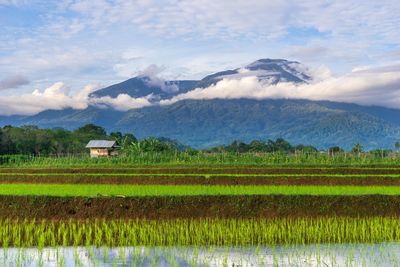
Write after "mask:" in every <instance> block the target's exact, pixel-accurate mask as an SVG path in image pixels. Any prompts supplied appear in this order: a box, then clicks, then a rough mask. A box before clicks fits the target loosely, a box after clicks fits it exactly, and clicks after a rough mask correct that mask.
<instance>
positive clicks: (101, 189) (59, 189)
mask: <svg viewBox="0 0 400 267" xmlns="http://www.w3.org/2000/svg"><path fill="white" fill-rule="evenodd" d="M277 194H279V195H373V194H381V195H400V187H397V186H325V185H317V186H308V185H301V186H291V185H249V186H247V185H237V186H224V185H212V186H207V185H92V184H84V185H75V184H33V185H32V184H3V185H2V186H1V187H0V195H17V196H60V197H65V196H81V197H96V196H204V195H206V196H208V195H209V196H211V195H277ZM371 230H373V229H371ZM80 234H81V233H80V232H77V233H74V235H80ZM104 234H105V238H108V235H107V234H108V233H107V232H105V233H104Z"/></svg>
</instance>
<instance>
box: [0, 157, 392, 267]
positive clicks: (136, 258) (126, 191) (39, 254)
mask: <svg viewBox="0 0 400 267" xmlns="http://www.w3.org/2000/svg"><path fill="white" fill-rule="evenodd" d="M52 160H53V161H54V162H55V160H54V159H52ZM50 161H51V160H48V161H46V160H44V159H43V160H40V161H37V162H36V163H33V162H29V163H26V164H23V163H18V164H13V163H10V164H6V165H3V167H0V246H1V251H0V265H4V266H398V265H399V260H400V245H399V242H400V165H397V163H396V160H395V159H393V160H392V162H385V163H382V162H379V161H377V162H375V163H374V162H371V161H369V160H368V161H364V162H359V164H339V163H324V164H322V163H316V162H313V161H312V162H308V163H307V164H306V163H298V164H294V163H291V162H289V163H285V164H282V163H279V164H278V163H276V164H273V163H271V162H269V163H268V164H261V163H253V164H250V163H247V161H246V162H245V163H246V164H245V163H243V162H242V163H241V164H234V163H224V164H220V163H218V162H217V163H214V164H210V163H203V164H192V163H191V164H182V163H175V164H164V163H163V164H161V163H160V164H148V165H146V164H142V163H135V164H128V163H127V162H119V163H118V164H117V163H115V162H113V159H110V161H109V162H107V161H101V162H100V161H99V162H97V161H95V162H94V164H88V163H87V161H86V160H85V161H84V164H76V161H71V162H72V163H74V164H64V163H65V162H66V159H62V160H60V162H58V163H57V164H50V163H49V162H50Z"/></svg>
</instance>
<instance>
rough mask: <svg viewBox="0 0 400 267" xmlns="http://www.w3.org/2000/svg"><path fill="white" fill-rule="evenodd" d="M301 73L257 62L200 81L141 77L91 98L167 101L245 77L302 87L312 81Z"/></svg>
mask: <svg viewBox="0 0 400 267" xmlns="http://www.w3.org/2000/svg"><path fill="white" fill-rule="evenodd" d="M304 70H305V67H304V66H302V65H301V64H300V63H299V62H296V61H288V60H284V59H260V60H257V61H255V62H253V63H251V64H249V65H247V66H245V67H243V68H237V69H234V70H226V71H221V72H217V73H214V74H211V75H208V76H206V77H204V78H203V79H201V80H183V81H163V80H160V79H159V78H155V77H148V76H143V75H140V76H137V77H134V78H131V79H129V80H126V81H124V82H121V83H118V84H114V85H111V86H108V87H106V88H103V89H100V90H98V91H96V92H94V93H92V95H91V96H92V97H103V96H111V97H117V96H118V95H119V94H127V95H129V96H131V97H134V98H139V97H145V96H148V95H153V96H156V97H157V99H169V98H172V97H173V96H176V95H177V94H182V93H186V92H188V91H190V90H193V89H194V88H206V87H209V86H211V85H213V84H216V83H217V82H219V81H221V80H222V79H224V78H243V77H246V76H257V77H258V79H259V80H261V81H268V82H270V83H272V84H276V83H278V82H283V81H285V82H293V83H304V82H308V81H310V80H311V77H310V76H309V75H307V74H305V73H304Z"/></svg>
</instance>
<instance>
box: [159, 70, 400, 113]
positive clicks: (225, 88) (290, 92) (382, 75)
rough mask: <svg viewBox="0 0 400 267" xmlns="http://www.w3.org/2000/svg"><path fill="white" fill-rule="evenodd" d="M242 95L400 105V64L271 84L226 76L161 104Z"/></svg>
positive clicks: (247, 96) (254, 78)
mask: <svg viewBox="0 0 400 267" xmlns="http://www.w3.org/2000/svg"><path fill="white" fill-rule="evenodd" d="M326 72H327V71H326V70H325V73H324V74H323V75H326ZM328 73H329V72H328ZM239 98H250V99H268V98H272V99H281V98H287V99H310V100H330V101H338V102H347V103H357V104H361V105H378V106H385V107H391V108H399V106H400V66H390V67H382V68H376V69H368V70H363V71H354V72H352V73H350V74H347V75H344V76H341V77H328V78H327V77H326V76H325V79H316V80H314V82H313V83H310V84H293V83H278V84H276V85H271V84H268V83H265V82H264V83H263V82H260V81H259V79H258V78H257V77H245V78H242V79H223V80H222V81H220V82H218V83H217V84H215V85H213V86H210V87H208V88H204V89H203V88H197V89H194V90H192V91H190V92H187V93H184V94H180V95H177V96H175V97H174V98H172V99H170V100H163V101H161V104H162V105H169V104H173V103H175V102H178V101H181V100H185V99H239Z"/></svg>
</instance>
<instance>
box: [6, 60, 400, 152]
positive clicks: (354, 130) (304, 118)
mask: <svg viewBox="0 0 400 267" xmlns="http://www.w3.org/2000/svg"><path fill="white" fill-rule="evenodd" d="M246 76H257V77H258V79H260V80H262V81H266V82H269V83H279V82H282V81H285V82H293V83H308V82H310V81H311V80H312V77H311V76H310V75H309V74H307V69H306V68H305V67H304V66H302V65H301V64H300V63H298V62H294V61H287V60H282V59H261V60H258V61H255V62H253V63H251V64H249V65H247V66H245V67H243V68H237V69H233V70H227V71H222V72H218V73H215V74H212V75H209V76H207V77H205V78H204V79H202V80H188V81H160V80H157V79H155V78H154V77H145V76H138V77H135V78H132V79H129V80H127V81H125V82H122V83H119V84H115V85H112V86H109V87H106V88H104V89H101V90H98V91H96V92H94V93H93V95H92V97H102V96H111V97H116V96H117V95H119V94H121V93H125V94H129V95H130V96H132V97H143V96H147V95H150V94H151V95H153V96H155V97H157V98H158V99H168V98H171V97H173V96H174V95H177V94H179V93H182V92H187V91H190V90H192V89H194V88H201V87H208V86H210V85H212V84H215V83H217V82H218V81H220V80H221V79H223V78H226V77H230V78H241V77H246ZM178 89H179V90H178ZM86 123H95V124H97V125H101V126H103V127H105V128H106V129H107V130H108V131H122V132H133V133H134V134H135V135H136V136H137V137H139V138H143V137H147V136H155V137H166V138H171V139H174V140H179V141H180V142H182V143H184V144H187V145H191V146H193V147H197V148H206V147H211V146H215V145H220V144H227V143H230V142H232V141H233V140H235V139H239V140H242V141H251V140H253V139H259V140H267V139H275V138H278V137H283V138H285V139H287V140H289V141H290V142H291V143H294V144H300V143H302V144H311V145H314V146H316V147H318V148H328V147H330V146H337V145H338V146H341V147H344V148H346V149H349V148H351V147H352V146H353V145H354V144H355V143H362V144H363V145H364V146H365V148H367V149H373V148H382V147H383V148H392V147H393V145H394V143H395V142H396V141H399V140H400V110H398V109H389V108H384V107H376V106H372V107H369V106H360V105H356V104H348V103H339V102H330V101H311V100H289V99H267V100H254V99H230V100H227V99H213V100H182V101H179V102H176V103H174V104H171V105H162V106H160V105H153V106H149V107H145V108H140V109H131V110H128V111H125V112H123V111H117V110H114V109H111V108H104V107H103V108H100V107H96V106H89V107H88V108H87V109H84V110H73V109H65V110H58V111H54V110H47V111H44V112H41V113H39V114H36V115H33V116H13V117H12V118H11V117H0V125H5V124H13V125H24V124H31V125H38V126H40V127H64V128H67V129H74V128H77V127H79V126H82V125H84V124H86Z"/></svg>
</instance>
